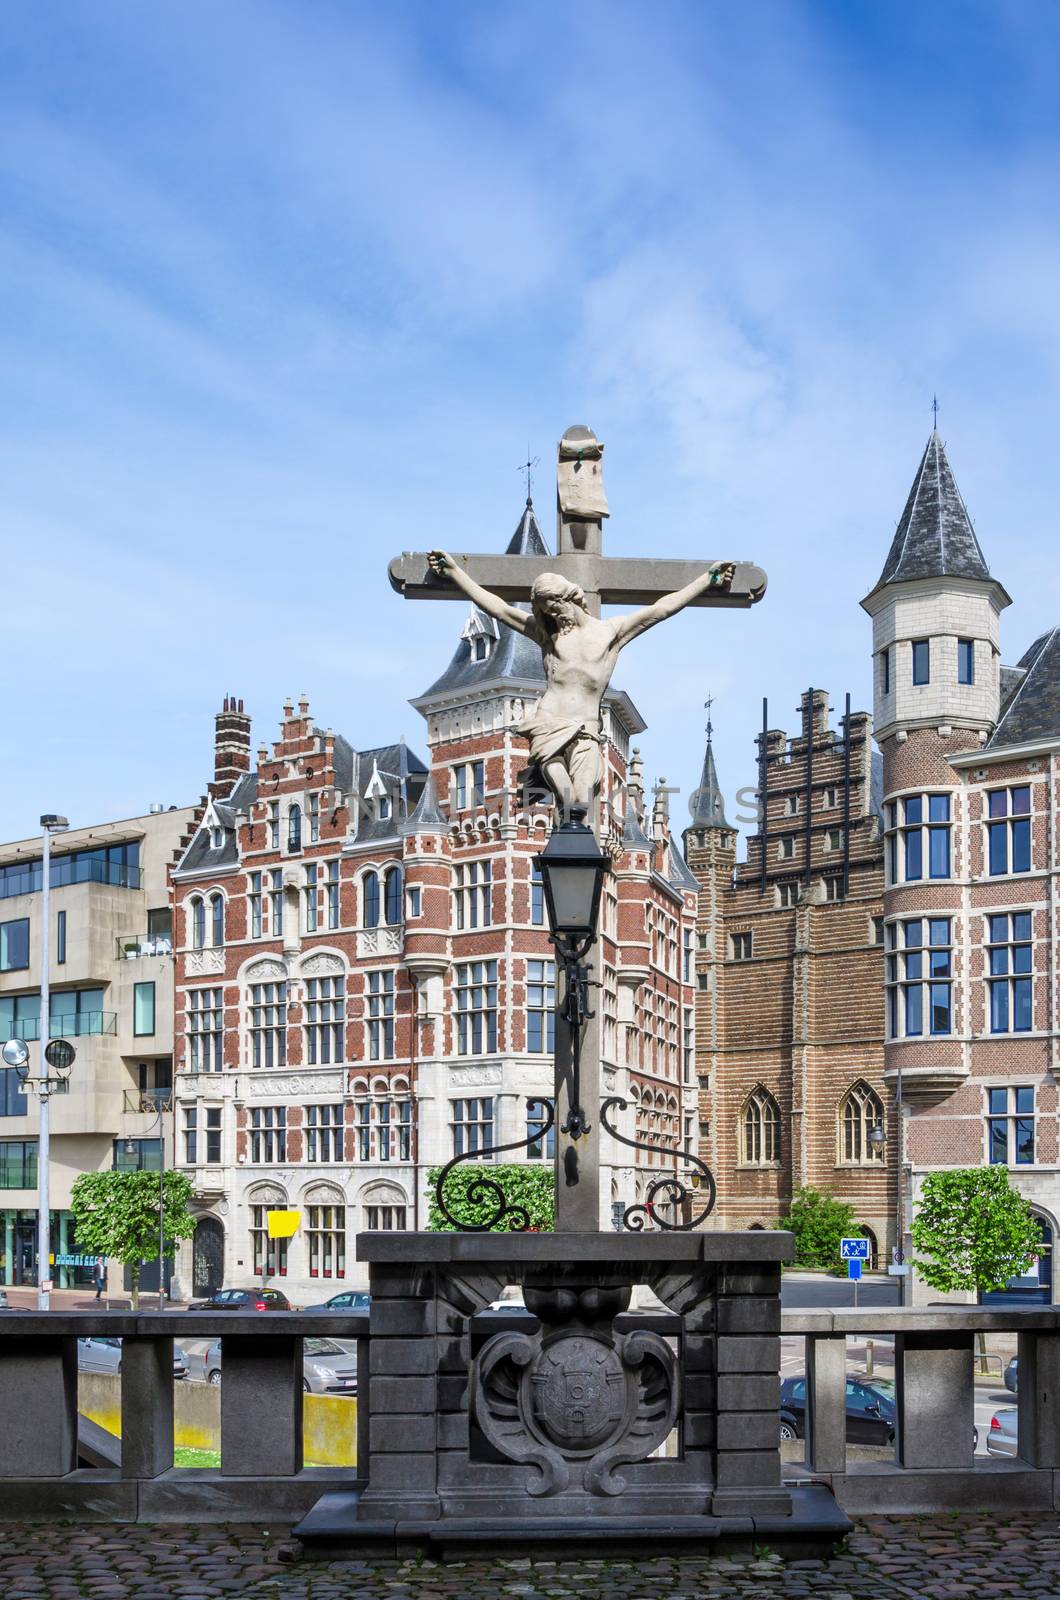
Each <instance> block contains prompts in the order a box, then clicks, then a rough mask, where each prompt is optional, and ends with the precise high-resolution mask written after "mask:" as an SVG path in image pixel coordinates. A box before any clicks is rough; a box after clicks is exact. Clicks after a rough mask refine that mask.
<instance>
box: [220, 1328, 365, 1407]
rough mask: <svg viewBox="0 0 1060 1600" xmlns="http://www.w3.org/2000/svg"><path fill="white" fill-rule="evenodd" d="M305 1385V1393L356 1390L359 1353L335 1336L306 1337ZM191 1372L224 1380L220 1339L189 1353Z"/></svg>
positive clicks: (353, 1393) (303, 1370) (352, 1393)
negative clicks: (204, 1347)
mask: <svg viewBox="0 0 1060 1600" xmlns="http://www.w3.org/2000/svg"><path fill="white" fill-rule="evenodd" d="M302 1355H303V1361H302V1388H303V1389H304V1390H305V1392H306V1394H348V1395H355V1394H356V1393H357V1355H356V1352H355V1351H352V1350H346V1349H344V1348H343V1346H342V1345H341V1344H337V1343H336V1342H335V1340H334V1339H303V1341H302ZM189 1360H190V1365H191V1375H192V1376H193V1377H195V1378H199V1379H200V1380H203V1379H205V1381H206V1382H207V1383H220V1381H221V1366H222V1362H221V1340H220V1339H211V1340H210V1343H209V1344H208V1345H207V1346H206V1349H205V1350H202V1351H200V1352H199V1353H198V1354H195V1355H191V1356H190V1357H189Z"/></svg>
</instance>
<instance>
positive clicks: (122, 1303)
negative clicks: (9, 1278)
mask: <svg viewBox="0 0 1060 1600" xmlns="http://www.w3.org/2000/svg"><path fill="white" fill-rule="evenodd" d="M7 1298H8V1303H9V1305H10V1306H11V1307H12V1308H16V1307H18V1308H21V1309H22V1310H23V1311H36V1309H37V1291H36V1289H34V1288H28V1287H22V1288H17V1289H8V1290H7ZM49 1301H50V1304H51V1309H52V1310H53V1311H129V1310H131V1309H132V1301H131V1300H130V1299H129V1296H128V1295H127V1294H108V1295H104V1296H103V1298H102V1299H101V1300H97V1299H96V1292H95V1290H94V1289H89V1288H84V1289H53V1290H52V1291H51V1294H50V1295H49ZM187 1304H188V1302H187V1301H186V1300H167V1301H166V1310H167V1311H184V1310H186V1309H187ZM140 1310H141V1311H157V1310H158V1295H157V1294H149V1293H148V1292H147V1290H146V1289H145V1290H143V1291H142V1292H141V1294H140Z"/></svg>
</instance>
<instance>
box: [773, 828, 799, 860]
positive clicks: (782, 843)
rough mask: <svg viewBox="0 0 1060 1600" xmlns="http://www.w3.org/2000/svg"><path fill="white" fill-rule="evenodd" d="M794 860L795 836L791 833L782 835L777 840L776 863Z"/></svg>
mask: <svg viewBox="0 0 1060 1600" xmlns="http://www.w3.org/2000/svg"><path fill="white" fill-rule="evenodd" d="M794 859H795V835H794V834H793V833H786V834H783V835H782V836H781V837H780V838H779V839H778V840H777V860H778V861H794Z"/></svg>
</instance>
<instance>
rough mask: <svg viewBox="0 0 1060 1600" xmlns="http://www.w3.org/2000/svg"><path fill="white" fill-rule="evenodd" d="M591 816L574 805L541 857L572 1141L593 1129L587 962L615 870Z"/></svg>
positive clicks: (566, 1123) (568, 1130) (567, 1123)
mask: <svg viewBox="0 0 1060 1600" xmlns="http://www.w3.org/2000/svg"><path fill="white" fill-rule="evenodd" d="M585 815H586V814H585V811H584V810H581V809H579V808H577V807H573V806H572V807H571V809H570V812H569V814H568V816H567V819H566V821H564V822H563V823H561V824H560V826H559V827H558V828H554V829H553V831H552V834H551V836H550V837H549V841H548V843H547V845H546V846H545V848H544V850H542V852H541V854H540V856H539V857H538V866H539V868H540V872H541V882H542V885H543V887H544V891H545V907H546V910H547V914H548V926H549V931H550V932H551V934H552V942H553V944H554V945H555V947H556V955H557V956H558V958H559V961H560V964H561V965H562V967H563V1005H562V1015H563V1017H564V1019H565V1021H566V1022H567V1023H568V1024H569V1026H570V1030H571V1039H572V1045H573V1050H572V1065H571V1078H570V1084H569V1095H568V1111H567V1117H566V1120H565V1121H564V1123H563V1125H562V1129H561V1132H563V1133H566V1134H569V1135H570V1137H571V1138H572V1139H579V1138H581V1137H582V1135H583V1134H586V1133H588V1131H589V1126H590V1124H589V1122H588V1120H587V1118H586V1115H585V1110H584V1108H583V1106H582V1103H581V1031H582V1025H583V1023H585V1022H586V1020H587V1019H588V1018H589V1017H590V1016H591V1015H592V1012H591V1011H590V1010H589V973H590V971H591V968H590V966H588V965H587V964H586V962H585V957H586V956H587V955H588V953H589V951H590V950H591V949H592V945H593V941H594V939H595V938H596V928H597V923H598V921H599V916H600V895H601V893H602V891H603V885H604V874H605V873H606V872H607V870H608V867H609V865H610V863H609V860H608V857H607V856H606V855H605V853H604V852H603V851H602V850H601V849H600V846H599V845H598V844H597V842H596V838H595V835H594V834H593V831H592V829H591V828H590V827H589V826H588V825H587V823H586V821H585ZM557 1087H558V1085H557Z"/></svg>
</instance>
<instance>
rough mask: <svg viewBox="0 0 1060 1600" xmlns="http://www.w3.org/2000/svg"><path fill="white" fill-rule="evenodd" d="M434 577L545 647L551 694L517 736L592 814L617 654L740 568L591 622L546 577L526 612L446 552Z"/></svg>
mask: <svg viewBox="0 0 1060 1600" xmlns="http://www.w3.org/2000/svg"><path fill="white" fill-rule="evenodd" d="M428 562H429V565H430V568H431V571H432V572H434V573H435V574H437V576H438V577H445V578H449V579H450V580H451V581H452V582H453V583H455V584H456V585H457V587H458V588H460V589H462V590H463V591H464V593H465V594H466V595H467V597H468V599H469V600H472V601H473V602H474V603H475V605H477V606H478V607H479V608H480V610H482V611H485V612H487V613H488V614H489V615H490V616H491V617H496V618H497V621H498V622H503V623H505V624H506V626H507V627H509V628H514V629H515V630H516V632H518V633H522V634H525V635H526V637H527V638H528V639H532V640H533V641H534V643H535V644H536V645H537V646H538V647H539V648H540V651H541V658H542V662H543V664H544V669H545V682H546V688H545V692H544V694H543V695H542V696H541V698H540V700H539V701H538V702H537V705H536V706H535V707H534V711H533V714H532V715H531V716H530V717H528V718H527V719H526V720H525V721H524V722H522V723H520V724H519V725H518V726H517V728H516V730H515V731H516V732H517V733H519V734H521V735H522V736H523V738H525V739H528V740H529V741H530V759H531V762H532V763H533V765H534V766H535V767H536V768H537V769H538V771H539V772H540V774H541V776H542V778H543V779H544V781H545V782H546V783H547V784H548V787H549V788H550V789H551V790H552V792H553V794H554V795H555V796H556V799H557V800H558V801H559V803H560V805H561V806H563V807H564V808H565V809H573V810H578V811H582V812H587V811H588V810H589V808H590V806H591V804H592V799H593V795H594V794H595V792H596V790H597V788H598V787H599V784H600V779H601V777H602V776H603V756H602V752H601V746H602V742H603V734H602V731H601V714H600V708H601V706H602V704H603V698H604V694H605V693H606V691H607V686H608V684H609V683H610V681H611V674H612V672H613V671H614V669H615V662H616V661H617V660H618V656H619V652H620V651H621V650H622V649H623V647H624V646H625V645H627V644H628V643H629V641H630V640H631V639H635V638H636V637H637V635H638V634H641V633H646V632H647V630H648V629H649V628H654V627H655V625H656V623H657V622H665V621H666V619H667V618H668V617H672V616H675V615H676V613H677V612H678V611H681V610H683V609H684V607H685V606H687V605H690V604H691V602H692V601H693V600H695V599H697V598H698V597H699V595H701V594H703V593H704V592H705V591H706V590H707V589H726V588H727V587H728V586H729V584H731V582H732V580H733V575H734V573H735V570H736V569H735V565H734V563H732V562H725V563H721V564H718V565H716V566H713V567H709V568H708V569H707V570H706V571H705V572H704V573H702V574H701V575H700V577H698V578H694V579H693V580H692V582H691V583H689V584H686V585H685V587H684V588H683V589H678V590H676V591H675V592H674V593H673V594H667V595H663V596H662V597H661V599H659V600H656V601H655V603H654V604H653V605H649V606H642V607H641V608H640V609H639V610H637V611H630V612H627V614H626V615H625V616H622V617H608V618H603V617H594V616H591V615H590V613H589V609H588V607H587V606H586V603H585V595H584V593H583V592H582V590H581V589H580V588H579V586H578V585H577V584H576V583H572V582H570V580H569V579H567V578H564V577H563V576H562V574H561V573H558V572H543V573H541V575H540V576H539V577H537V578H535V579H534V582H533V585H532V587H531V590H530V605H531V610H530V612H529V613H527V612H525V611H520V610H519V608H518V607H517V606H513V605H509V604H508V602H507V601H506V600H502V599H501V598H500V596H499V595H496V594H493V593H492V592H491V591H490V590H489V589H484V588H483V587H482V585H481V584H479V583H476V582H475V580H474V579H473V578H472V577H471V576H470V575H469V574H468V573H467V572H465V571H464V569H463V567H461V566H460V564H459V562H457V561H455V560H454V559H453V557H452V556H451V555H449V554H448V553H447V552H446V551H444V550H432V551H431V552H430V554H429V556H428Z"/></svg>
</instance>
